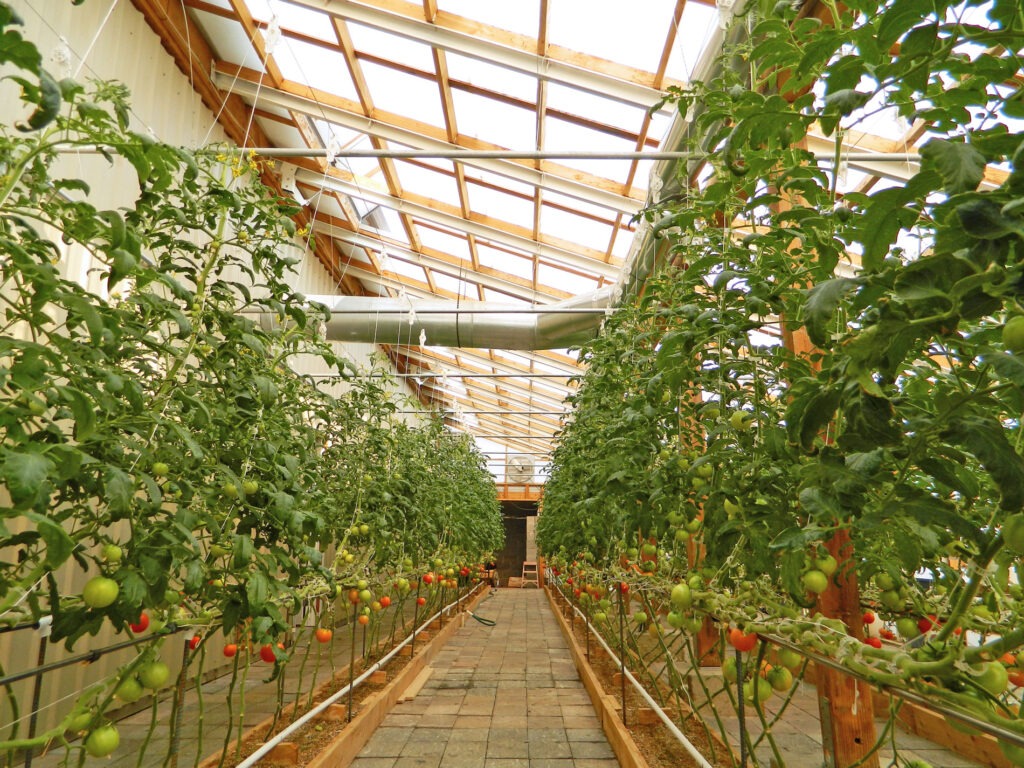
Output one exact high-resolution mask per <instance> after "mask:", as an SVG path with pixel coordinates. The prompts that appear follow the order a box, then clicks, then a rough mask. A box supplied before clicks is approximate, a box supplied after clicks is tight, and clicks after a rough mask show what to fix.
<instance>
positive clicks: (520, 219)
mask: <svg viewBox="0 0 1024 768" xmlns="http://www.w3.org/2000/svg"><path fill="white" fill-rule="evenodd" d="M466 193H467V197H468V198H469V209H470V210H471V211H473V213H479V214H482V215H484V216H489V217H492V218H496V219H500V220H502V221H507V222H508V223H509V224H514V225H516V226H518V227H525V228H529V229H532V228H533V212H534V208H535V206H534V204H533V200H532V199H527V200H524V199H523V198H522V197H520V196H518V195H510V194H508V193H506V192H501V191H499V190H497V189H495V188H494V187H491V186H489V185H485V184H474V183H472V182H467V184H466Z"/></svg>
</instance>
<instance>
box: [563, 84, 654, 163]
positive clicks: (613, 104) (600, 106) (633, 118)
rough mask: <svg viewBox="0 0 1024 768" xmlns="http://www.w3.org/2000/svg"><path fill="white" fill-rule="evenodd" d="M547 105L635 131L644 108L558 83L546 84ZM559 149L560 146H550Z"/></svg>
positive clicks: (596, 121) (594, 120) (642, 115)
mask: <svg viewBox="0 0 1024 768" xmlns="http://www.w3.org/2000/svg"><path fill="white" fill-rule="evenodd" d="M548 107H549V108H550V109H556V110H558V111H560V112H568V113H569V114H570V115H575V116H577V117H582V118H586V119H587V120H591V121H593V122H595V123H604V124H606V125H613V126H615V127H617V128H622V129H623V130H628V131H632V132H634V133H635V132H636V131H637V130H638V129H639V127H640V124H641V123H642V122H643V119H644V110H643V109H640V108H639V107H631V106H629V105H628V104H622V103H621V102H618V101H614V100H612V99H606V98H603V97H601V96H598V95H597V94H594V93H589V92H587V91H581V90H579V89H577V88H570V87H568V86H566V85H561V84H560V83H549V84H548ZM552 149H560V147H552Z"/></svg>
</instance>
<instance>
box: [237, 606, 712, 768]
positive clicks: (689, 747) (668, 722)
mask: <svg viewBox="0 0 1024 768" xmlns="http://www.w3.org/2000/svg"><path fill="white" fill-rule="evenodd" d="M558 592H559V594H560V595H562V597H565V594H564V593H563V592H562V590H558ZM566 601H567V602H569V601H568V598H566ZM569 605H571V606H572V609H573V610H574V611H576V613H578V614H579V615H580V618H582V619H584V620H586V618H587V616H586V614H585V613H583V611H581V610H580V609H579V608H577V607H576V606H575V605H573V604H572V603H571V602H569ZM594 637H595V638H597V642H599V643H600V644H601V647H602V648H604V650H605V652H606V653H607V654H608V655H609V656H610V657H611V659H612V663H613V664H615V665H617V666H620V667H621V668H622V670H623V672H624V673H625V676H626V679H627V680H629V682H630V683H632V684H633V687H634V688H636V690H637V693H639V694H640V695H641V696H642V697H643V699H644V701H646V702H647V704H648V706H650V708H651V709H653V710H654V712H655V714H657V715H658V717H659V719H660V720H661V722H663V723H664V724H665V727H666V728H668V730H669V731H670V732H671V734H672V735H673V736H675V737H676V739H677V740H678V741H679V743H680V744H682V745H683V749H685V750H686V751H687V752H689V753H690V757H692V758H693V759H694V760H695V761H696V762H697V765H698V766H700V768H714V766H713V765H711V763H709V762H708V761H707V760H706V759H705V758H704V755H702V754H701V753H700V751H699V750H698V749H697V748H696V747H695V746H693V743H692V742H691V741H690V740H689V739H688V738H686V734H684V733H683V732H682V731H681V730H679V727H678V726H677V725H676V724H675V723H674V722H672V718H671V717H669V716H668V714H667V713H666V712H665V710H663V709H662V708H661V706H659V704H658V702H656V701H655V700H654V699H653V698H652V697H651V694H649V693H648V692H647V689H646V688H644V687H643V685H641V683H640V681H639V680H637V679H636V678H635V677H633V673H632V672H630V671H629V670H628V669H626V667H625V665H624V664H622V662H620V661H619V657H618V656H616V655H615V652H614V651H612V649H611V648H610V647H609V646H608V643H606V642H605V640H604V638H603V637H601V633H600V632H595V633H594ZM238 768H243V766H238Z"/></svg>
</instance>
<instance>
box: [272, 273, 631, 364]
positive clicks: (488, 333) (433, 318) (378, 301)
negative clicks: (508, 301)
mask: <svg viewBox="0 0 1024 768" xmlns="http://www.w3.org/2000/svg"><path fill="white" fill-rule="evenodd" d="M307 299H308V301H310V302H313V303H318V304H323V305H324V306H325V307H327V309H328V310H329V311H330V318H329V319H328V320H327V322H326V323H325V330H324V335H325V337H326V338H327V340H329V341H348V342H352V341H361V342H370V343H374V344H388V343H399V344H402V343H404V344H421V345H424V344H429V345H430V346H441V347H469V348H477V349H511V350H536V349H561V348H563V347H573V346H576V345H578V344H580V343H582V342H584V341H587V340H589V339H592V338H594V337H595V336H596V335H597V333H598V331H599V330H600V327H601V318H602V316H603V315H604V314H605V313H606V312H607V311H609V310H610V309H611V306H612V290H611V289H610V288H600V289H598V290H596V291H592V292H590V293H586V294H581V295H580V296H576V297H573V298H571V299H566V300H565V301H561V302H557V303H555V304H552V305H551V306H550V307H549V308H547V307H546V308H544V309H536V310H534V309H530V310H525V311H524V308H523V307H521V306H508V305H501V304H493V303H490V302H464V303H463V302H454V301H449V300H442V301H430V300H419V299H410V298H404V299H388V298H383V297H365V296H308V297H307ZM335 309H337V310H339V311H338V312H335V311H334V310H335ZM548 309H550V310H554V311H548ZM259 320H260V324H261V325H262V326H263V327H264V328H267V329H270V328H273V327H275V326H277V325H279V323H280V321H279V320H278V316H277V314H275V313H272V312H263V313H260V314H259Z"/></svg>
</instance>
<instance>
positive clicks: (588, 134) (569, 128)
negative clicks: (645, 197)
mask: <svg viewBox="0 0 1024 768" xmlns="http://www.w3.org/2000/svg"><path fill="white" fill-rule="evenodd" d="M544 145H545V148H546V149H550V150H552V151H566V150H574V151H578V152H607V153H614V152H632V151H634V150H635V149H636V147H635V146H634V145H633V143H632V142H630V141H626V140H624V139H620V138H618V137H616V136H610V135H609V134H607V133H601V132H600V131H595V130H591V129H590V128H584V127H582V126H579V125H573V124H572V123H567V122H565V121H564V120H559V119H557V118H554V117H551V116H548V117H546V118H545V119H544ZM558 162H559V163H560V164H562V165H566V166H569V167H570V168H576V169H578V170H581V171H586V172H587V173H591V174H593V175H594V176H598V177H599V178H602V179H613V180H615V181H619V182H625V180H626V175H627V174H628V173H629V160H584V159H573V160H559V161H558Z"/></svg>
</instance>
